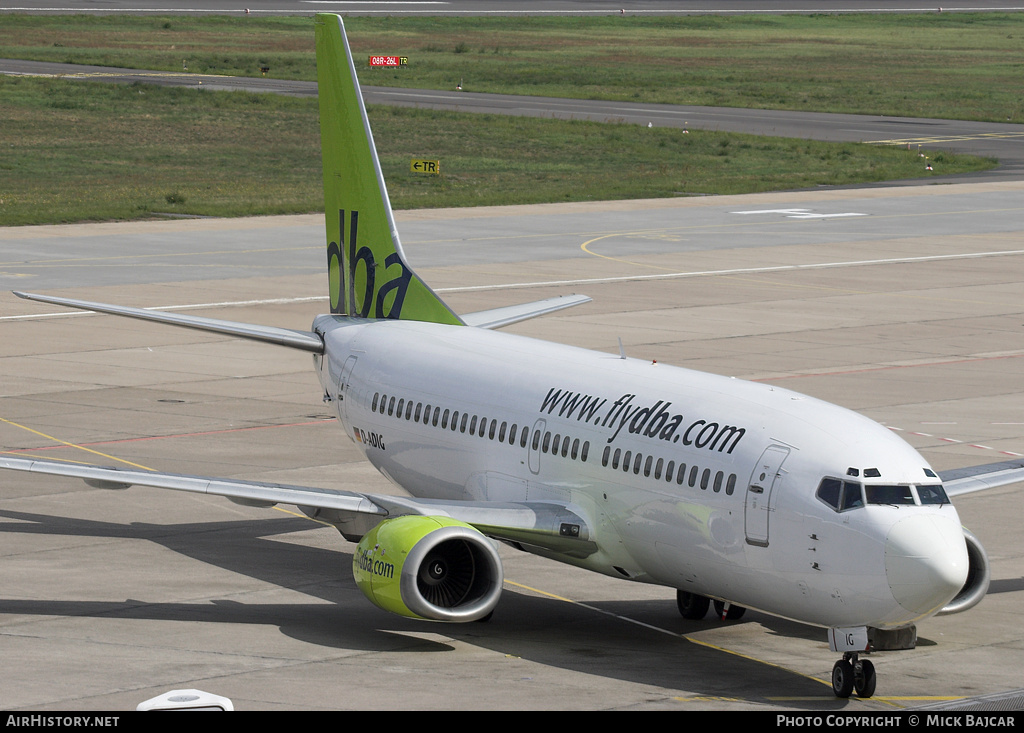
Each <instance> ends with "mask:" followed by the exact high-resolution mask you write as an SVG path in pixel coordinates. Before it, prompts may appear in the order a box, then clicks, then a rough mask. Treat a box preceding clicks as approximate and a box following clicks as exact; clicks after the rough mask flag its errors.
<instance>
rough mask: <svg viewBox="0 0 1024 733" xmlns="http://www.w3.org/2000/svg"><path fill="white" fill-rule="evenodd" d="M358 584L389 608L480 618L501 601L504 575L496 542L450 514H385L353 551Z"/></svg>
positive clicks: (435, 616)
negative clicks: (387, 517) (435, 515)
mask: <svg viewBox="0 0 1024 733" xmlns="http://www.w3.org/2000/svg"><path fill="white" fill-rule="evenodd" d="M352 574H353V575H354V576H355V579H356V585H358V586H359V589H360V590H361V591H362V592H363V594H364V595H366V597H367V598H369V599H370V600H371V601H373V603H374V604H375V605H377V606H379V607H380V608H383V609H384V610H385V611H391V612H392V613H397V614H399V615H401V616H408V617H410V618H420V619H428V620H432V621H460V622H464V621H476V620H478V619H480V618H483V617H484V616H487V615H488V614H489V613H490V612H491V611H493V610H494V607H495V606H496V605H497V603H498V597H499V596H500V595H501V584H502V581H503V579H504V577H503V573H502V569H501V560H500V558H499V557H498V552H497V550H495V548H494V545H493V544H492V543H491V541H490V540H488V539H487V538H486V537H484V536H483V534H481V533H480V532H479V531H478V530H476V529H474V528H473V527H471V526H469V525H468V524H465V523H463V522H459V521H456V520H454V519H450V518H448V517H423V516H414V515H410V516H404V517H396V518H394V519H385V520H384V521H383V522H381V523H380V524H378V525H377V526H376V527H374V528H373V529H372V530H370V532H368V533H367V534H366V535H365V536H364V537H363V538H362V540H360V542H359V544H358V545H357V546H356V552H355V554H354V555H353V556H352Z"/></svg>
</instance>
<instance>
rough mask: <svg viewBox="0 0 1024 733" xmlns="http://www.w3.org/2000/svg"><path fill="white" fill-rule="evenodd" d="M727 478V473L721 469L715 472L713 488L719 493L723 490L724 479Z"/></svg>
mask: <svg viewBox="0 0 1024 733" xmlns="http://www.w3.org/2000/svg"><path fill="white" fill-rule="evenodd" d="M724 478H725V474H724V473H723V472H721V471H719V472H718V473H716V474H715V483H714V486H712V487H711V488H712V490H713V491H714V492H715V493H716V494H717V493H718V492H719V491H721V490H722V480H723V479H724Z"/></svg>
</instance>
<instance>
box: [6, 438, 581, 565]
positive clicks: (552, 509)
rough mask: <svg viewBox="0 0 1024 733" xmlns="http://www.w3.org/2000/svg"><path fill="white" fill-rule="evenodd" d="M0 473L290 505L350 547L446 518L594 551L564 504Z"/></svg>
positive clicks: (36, 466) (71, 470)
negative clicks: (399, 525)
mask: <svg viewBox="0 0 1024 733" xmlns="http://www.w3.org/2000/svg"><path fill="white" fill-rule="evenodd" d="M0 468H6V469H11V470H14V471H29V472H32V473H44V474H49V475H53V476H69V477H73V478H80V479H82V480H84V481H85V482H86V483H87V484H89V485H90V486H95V487H97V488H101V489H127V488H129V487H131V486H134V485H138V486H150V487H154V488H158V489H173V490H175V491H188V492H192V493H197V494H210V495H214V496H224V497H226V498H228V499H230V500H231V501H234V502H235V503H238V504H242V505H245V506H258V507H270V506H273V505H275V504H278V503H281V504H292V505H294V506H297V507H299V509H301V510H302V511H303V512H304V513H305V514H307V515H308V516H310V517H312V518H313V519H317V520H321V521H324V522H327V523H328V524H333V525H334V526H336V527H337V528H338V530H339V531H340V532H341V533H342V535H343V536H344V537H345V538H346V539H349V540H352V541H355V540H357V539H358V538H359V537H361V536H362V535H363V534H365V533H366V532H368V531H369V530H370V529H372V528H373V527H374V526H375V525H376V524H377V523H379V522H380V521H382V520H384V519H388V518H392V517H399V516H404V515H407V514H417V515H423V516H444V517H451V518H452V519H457V520H459V521H462V522H465V523H466V524H469V525H472V526H473V527H476V528H477V529H478V530H480V531H481V532H482V533H483V534H485V535H487V536H488V537H493V538H494V539H498V540H504V541H507V542H513V543H516V544H521V545H531V546H534V547H538V548H542V549H545V550H549V551H553V552H557V553H560V554H565V555H571V556H574V557H586V556H588V555H590V554H592V553H594V552H595V551H596V550H597V545H596V544H595V543H594V542H592V541H591V540H590V529H589V526H588V524H587V522H586V520H585V519H584V518H583V517H582V516H581V515H580V513H579V512H577V511H575V510H574V509H573V508H572V507H571V506H569V505H568V504H566V503H562V502H555V501H551V502H546V501H545V502H506V503H497V502H483V501H482V502H474V501H443V500H437V499H415V498H412V497H407V496H390V495H385V494H363V493H360V492H356V491H337V490H332V489H320V488H313V487H308V486H289V485H286V484H270V483H260V482H253V481H241V480H235V479H218V478H210V477H207V476H188V475H184V474H173V473H159V472H150V471H139V470H133V469H122V468H108V467H102V466H88V465H82V464H71V463H61V462H59V461H42V460H34V459H29V458H15V457H11V456H4V455H0Z"/></svg>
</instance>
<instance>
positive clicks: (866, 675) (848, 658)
mask: <svg viewBox="0 0 1024 733" xmlns="http://www.w3.org/2000/svg"><path fill="white" fill-rule="evenodd" d="M875 682H876V679H875V665H873V664H872V663H871V661H870V660H868V659H860V656H859V655H858V654H857V652H846V653H845V654H843V658H842V659H840V660H839V661H838V662H836V663H835V666H833V667H832V691H833V692H834V693H836V697H842V698H847V697H849V696H850V694H851V693H852V692H853V691H854V690H856V691H857V697H871V696H872V695H874V694H875Z"/></svg>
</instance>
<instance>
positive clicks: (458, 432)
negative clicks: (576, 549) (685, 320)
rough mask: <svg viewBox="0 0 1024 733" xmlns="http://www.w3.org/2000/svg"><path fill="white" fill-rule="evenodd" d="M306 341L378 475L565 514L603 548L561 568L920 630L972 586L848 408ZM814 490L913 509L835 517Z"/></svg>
mask: <svg viewBox="0 0 1024 733" xmlns="http://www.w3.org/2000/svg"><path fill="white" fill-rule="evenodd" d="M314 330H316V331H318V332H320V333H323V334H324V337H325V343H326V358H324V359H323V360H322V364H321V368H320V379H321V382H322V384H323V386H324V389H325V391H326V393H327V394H328V395H330V396H331V397H332V398H333V399H334V400H335V404H336V405H337V406H338V413H339V417H340V419H341V420H342V422H343V424H344V426H345V429H346V431H347V432H348V434H349V436H350V437H352V438H353V439H354V440H356V441H357V443H358V444H359V445H360V446H361V448H362V449H363V450H364V451H365V453H366V457H367V458H368V459H369V460H370V461H371V462H372V463H373V465H374V466H376V467H377V468H378V469H379V470H380V471H381V472H382V473H383V474H384V475H385V476H387V477H388V478H389V479H391V480H392V481H393V482H395V483H396V484H397V485H399V486H401V487H402V488H403V489H405V490H407V491H408V492H409V493H411V494H412V495H414V496H417V497H424V498H437V499H446V500H467V499H468V500H477V501H495V502H510V501H530V502H543V501H557V502H561V503H565V504H568V505H570V506H571V507H572V508H573V509H574V510H575V511H576V512H577V513H578V514H580V515H581V516H583V517H586V518H587V521H588V523H589V530H590V539H591V540H592V541H594V542H596V544H597V546H598V548H599V550H598V551H597V552H595V553H593V554H590V555H589V556H587V557H569V556H563V555H559V554H555V553H542V554H546V555H547V556H549V557H552V558H554V559H558V560H561V561H564V562H570V563H572V564H575V565H578V566H581V567H585V568H588V569H591V570H595V571H597V572H601V573H605V574H607V575H611V576H615V577H622V578H628V579H631V580H637V581H643V582H649V583H657V584H661V585H666V586H670V587H673V588H677V589H681V590H684V591H688V592H692V593H696V594H700V595H706V596H710V597H713V598H717V599H721V600H725V601H729V602H732V603H735V604H737V605H741V606H747V607H752V608H758V609H761V610H763V611H766V612H769V613H773V614H776V615H780V616H785V617H788V618H793V619H796V620H799V621H804V622H808V623H813V624H819V625H824V626H831V627H842V626H873V627H878V628H894V627H899V626H905V625H907V624H910V623H914V622H916V621H918V620H920V619H921V618H923V617H925V616H928V615H930V614H932V613H934V612H935V611H937V610H939V609H940V608H941V607H942V606H943V605H945V603H947V602H948V601H949V600H950V598H952V597H953V595H954V594H955V593H956V592H957V591H958V590H959V589H960V587H961V586H962V585H963V583H964V581H965V579H966V575H967V552H966V547H965V544H964V539H963V533H962V529H961V526H960V521H959V518H958V517H957V514H956V510H955V509H954V508H953V506H952V505H951V504H948V503H944V504H927V505H922V504H921V503H920V501H919V500H917V491H916V488H915V489H914V490H913V492H912V491H911V489H910V488H909V487H916V486H918V485H931V486H934V485H937V484H938V482H939V480H938V478H936V477H934V474H933V473H930V469H929V468H928V464H927V463H926V462H925V461H924V459H923V458H922V457H921V456H920V455H919V454H918V453H917V452H916V451H915V450H913V449H912V448H911V447H910V446H909V445H907V444H906V443H905V442H904V441H902V440H901V439H899V438H898V437H896V436H895V435H893V434H892V433H891V432H890V431H889V430H887V429H886V428H884V427H882V426H880V425H878V424H877V423H875V422H873V421H871V420H868V419H867V418H864V417H862V416H860V415H858V414H856V413H853V412H851V411H849V410H846V409H844V408H841V407H837V406H835V405H831V404H828V403H825V402H822V401H820V400H817V399H814V398H811V397H807V396H804V395H800V394H797V393H795V392H791V391H789V390H785V389H780V388H778V387H773V386H769V385H765V384H758V383H752V382H746V381H742V380H737V379H731V378H726V377H720V376H716V375H711V374H706V373H702V372H696V371H692V370H686V369H679V368H676V367H671V366H667V365H663V364H657V363H652V362H647V361H642V360H637V359H623V358H621V357H619V356H616V355H612V354H605V353H601V352H594V351H587V350H583V349H578V348H574V347H569V346H563V345H559V344H553V343H548V342H543V341H537V340H533V339H529V338H524V337H519V336H513V335H508V334H502V333H497V332H493V331H487V330H481V329H476V328H470V327H453V326H442V325H436V324H428V323H419V322H411V321H365V320H351V319H347V318H344V317H337V316H322V317H320V318H318V319H317V321H316V322H315V323H314ZM524 433H525V434H524ZM929 474H930V475H929ZM826 478H831V479H833V483H838V482H841V481H846V482H848V483H849V485H850V486H853V487H858V486H868V487H870V486H871V485H872V484H877V485H884V486H885V487H890V488H894V487H895V488H899V489H900V490H901V491H903V492H904V493H905V494H906V495H907V496H913V498H912V499H911V500H910V502H909V503H891V504H890V503H871V502H870V501H869V502H868V503H867V505H865V503H864V502H863V501H862V502H860V503H859V505H857V504H854V505H852V506H848V507H845V508H844V507H838V508H834V507H833V506H830V505H829V504H828V503H827V502H826V501H823V500H822V499H821V498H820V497H819V495H818V494H820V493H821V491H819V487H820V486H821V485H822V482H823V479H826ZM858 490H859V489H858ZM851 491H852V489H851ZM851 495H852V494H851ZM865 495H867V494H865Z"/></svg>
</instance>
